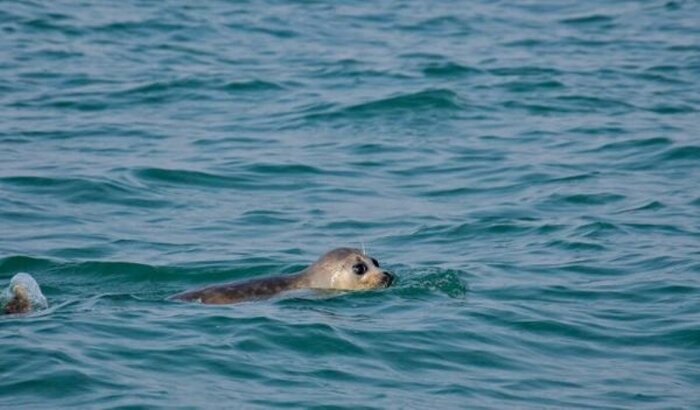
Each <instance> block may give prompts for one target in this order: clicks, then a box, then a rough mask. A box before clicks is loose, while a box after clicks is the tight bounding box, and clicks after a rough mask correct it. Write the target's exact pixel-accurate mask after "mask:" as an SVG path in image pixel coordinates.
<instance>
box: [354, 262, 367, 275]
mask: <svg viewBox="0 0 700 410" xmlns="http://www.w3.org/2000/svg"><path fill="white" fill-rule="evenodd" d="M352 271H353V272H354V273H355V275H364V274H365V273H366V272H367V265H365V264H364V263H358V264H355V265H352Z"/></svg>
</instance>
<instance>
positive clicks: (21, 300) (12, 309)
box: [5, 286, 32, 315]
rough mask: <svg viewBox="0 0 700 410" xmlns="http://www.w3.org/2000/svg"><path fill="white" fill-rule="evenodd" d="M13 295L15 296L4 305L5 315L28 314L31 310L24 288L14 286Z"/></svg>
mask: <svg viewBox="0 0 700 410" xmlns="http://www.w3.org/2000/svg"><path fill="white" fill-rule="evenodd" d="M13 293H14V295H15V296H14V297H13V298H12V300H10V302H9V303H8V304H7V305H5V314H7V315H11V314H16V313H28V312H29V311H31V310H32V302H31V301H30V300H29V295H28V294H27V290H26V289H25V288H24V287H22V286H15V288H14V289H13Z"/></svg>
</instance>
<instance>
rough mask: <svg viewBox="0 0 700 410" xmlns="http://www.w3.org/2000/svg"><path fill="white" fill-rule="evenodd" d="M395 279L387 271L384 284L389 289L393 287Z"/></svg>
mask: <svg viewBox="0 0 700 410" xmlns="http://www.w3.org/2000/svg"><path fill="white" fill-rule="evenodd" d="M394 279H395V277H394V275H392V274H391V273H389V272H386V271H385V272H384V282H385V283H386V286H387V287H389V286H391V284H392V283H394Z"/></svg>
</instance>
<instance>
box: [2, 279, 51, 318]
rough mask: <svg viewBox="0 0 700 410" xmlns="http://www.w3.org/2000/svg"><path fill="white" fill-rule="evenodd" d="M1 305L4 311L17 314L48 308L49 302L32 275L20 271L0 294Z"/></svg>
mask: <svg viewBox="0 0 700 410" xmlns="http://www.w3.org/2000/svg"><path fill="white" fill-rule="evenodd" d="M0 306H1V307H2V312H3V313H5V314H16V313H30V312H33V311H36V310H41V309H46V308H47V307H49V303H48V301H47V300H46V297H45V296H44V294H43V293H41V288H39V284H38V283H36V281H35V280H34V278H33V277H32V275H30V274H28V273H18V274H16V275H15V276H13V277H12V279H11V280H10V284H9V285H8V286H7V288H5V290H3V292H2V294H0Z"/></svg>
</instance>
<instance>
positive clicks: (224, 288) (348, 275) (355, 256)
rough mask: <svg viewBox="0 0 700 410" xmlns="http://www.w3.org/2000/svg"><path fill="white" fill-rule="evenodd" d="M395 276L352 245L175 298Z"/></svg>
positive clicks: (333, 286) (210, 300)
mask: <svg viewBox="0 0 700 410" xmlns="http://www.w3.org/2000/svg"><path fill="white" fill-rule="evenodd" d="M393 281H394V276H393V275H392V274H391V273H389V272H386V271H384V270H381V269H380V268H379V262H377V260H376V259H374V258H372V257H369V256H367V255H365V254H364V253H363V252H362V251H360V250H358V249H353V248H338V249H334V250H332V251H330V252H328V253H326V254H325V255H323V256H321V258H319V259H318V260H317V261H316V262H314V263H313V264H312V265H311V266H309V267H308V268H306V269H304V270H303V271H301V272H299V273H298V274H295V275H288V276H276V277H270V278H263V279H253V280H249V281H245V282H234V283H229V284H223V285H214V286H209V287H205V288H202V289H198V290H193V291H189V292H184V293H180V294H177V295H174V296H172V299H174V300H180V301H186V302H199V303H204V304H228V303H236V302H242V301H246V300H253V299H264V298H269V297H271V296H274V295H277V294H279V293H282V292H285V291H290V290H295V289H317V290H362V289H375V288H382V287H388V286H390V285H391V283H392V282H393Z"/></svg>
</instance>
